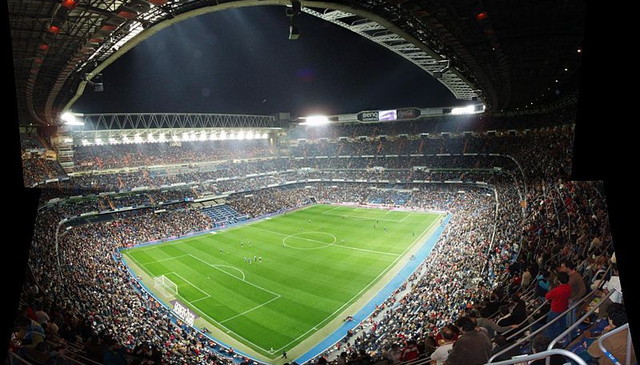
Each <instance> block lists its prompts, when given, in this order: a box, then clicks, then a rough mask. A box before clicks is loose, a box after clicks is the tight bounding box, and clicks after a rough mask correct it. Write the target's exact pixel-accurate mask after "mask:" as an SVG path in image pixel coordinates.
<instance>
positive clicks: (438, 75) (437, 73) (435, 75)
mask: <svg viewBox="0 0 640 365" xmlns="http://www.w3.org/2000/svg"><path fill="white" fill-rule="evenodd" d="M433 78H434V79H441V78H442V71H433Z"/></svg>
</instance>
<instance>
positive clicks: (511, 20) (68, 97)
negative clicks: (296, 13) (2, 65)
mask: <svg viewBox="0 0 640 365" xmlns="http://www.w3.org/2000/svg"><path fill="white" fill-rule="evenodd" d="M292 3H293V4H292ZM296 3H297V4H296ZM299 4H300V3H299V2H298V0H292V1H291V0H289V1H282V0H252V1H249V0H228V1H224V0H220V1H211V0H10V1H9V2H8V9H9V18H10V19H9V20H10V29H11V37H12V38H11V39H12V47H13V59H14V69H15V79H16V89H17V90H16V95H17V100H18V113H19V118H20V124H21V125H27V124H30V123H33V124H37V125H55V124H58V123H59V122H58V117H59V114H60V113H61V112H62V111H63V109H65V107H66V106H67V105H68V104H69V103H70V102H71V101H72V100H74V98H75V97H77V96H78V95H80V94H81V93H82V91H83V89H84V87H85V86H86V85H87V84H89V85H90V84H91V82H92V81H91V80H92V78H93V77H94V76H95V75H97V74H98V73H99V72H100V71H101V70H102V69H104V68H105V67H106V66H108V65H109V64H110V63H111V62H113V61H114V60H115V59H117V58H118V57H119V56H120V55H122V54H124V53H125V52H126V51H127V50H128V49H130V48H131V47H133V46H135V45H136V44H137V43H138V42H139V41H141V40H143V39H145V38H146V37H148V36H150V35H152V34H154V33H155V32H156V31H158V30H159V29H162V28H164V27H166V26H170V25H171V24H173V23H175V22H177V21H180V20H182V19H185V18H186V17H190V16H195V15H198V14H202V13H205V12H209V11H214V10H222V9H227V8H232V7H238V6H253V5H288V6H292V5H294V6H293V7H294V8H295V5H299ZM301 6H302V7H306V8H313V9H316V10H318V11H319V12H320V13H324V14H326V13H327V12H328V11H331V10H339V11H342V12H346V13H348V14H351V15H352V16H353V17H355V18H359V19H354V18H352V19H348V20H349V22H350V24H352V25H358V24H360V25H366V24H368V19H381V20H383V21H384V23H385V27H386V29H387V30H391V31H394V32H397V33H401V34H403V35H404V39H409V40H410V41H411V42H412V43H414V44H416V45H417V46H418V47H419V48H420V50H424V51H426V52H427V53H429V54H430V55H431V57H432V59H435V60H437V61H440V62H442V60H448V61H449V62H448V66H449V67H448V71H446V72H447V73H449V74H450V75H452V77H453V78H454V79H453V80H450V82H451V83H452V85H454V87H461V88H462V89H464V90H466V94H465V95H467V96H468V95H470V93H469V90H473V91H474V92H475V93H476V94H477V95H479V97H480V98H481V99H482V101H483V102H484V103H485V104H486V105H487V107H488V109H489V110H492V111H502V110H505V111H513V110H517V109H524V108H526V107H529V106H531V105H536V106H539V105H548V104H549V103H552V102H553V103H555V102H557V101H558V99H559V98H560V97H565V98H566V97H567V96H571V95H574V96H575V94H576V92H577V86H578V80H577V79H578V77H579V72H578V71H579V66H580V60H581V56H582V54H581V47H582V42H583V36H584V27H585V3H584V2H582V1H497V0H487V1H481V0H456V1H449V0H430V1H424V0H367V1H338V0H336V1H332V2H316V1H302V3H301ZM327 9H328V10H327ZM334 14H336V13H334ZM354 14H355V15H354ZM356 28H358V29H359V30H361V31H362V30H363V27H362V26H357V27H356ZM376 30H379V29H372V31H376ZM365 31H366V30H365ZM369 34H370V35H371V34H372V33H369ZM381 39H383V37H381ZM388 45H389V46H391V47H393V46H394V44H388ZM388 48H389V47H388ZM403 48H405V45H404V44H403V42H400V43H398V44H397V47H396V49H403ZM407 48H409V49H410V48H412V47H410V45H409V47H407ZM413 50H414V51H415V49H413ZM461 80H462V81H461ZM441 82H443V83H445V82H444V81H441ZM453 83H455V84H453ZM447 86H448V87H449V88H450V89H452V87H451V85H447ZM464 90H463V91H464ZM532 103H533V104H532Z"/></svg>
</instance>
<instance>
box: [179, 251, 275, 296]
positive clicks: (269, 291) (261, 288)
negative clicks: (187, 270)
mask: <svg viewBox="0 0 640 365" xmlns="http://www.w3.org/2000/svg"><path fill="white" fill-rule="evenodd" d="M189 256H191V257H193V258H194V259H196V260H199V261H200V262H203V263H204V264H206V265H209V266H211V267H213V268H214V269H216V270H219V271H221V272H223V273H225V274H227V275H229V276H231V277H232V278H234V279H237V280H242V281H243V282H245V283H247V284H249V285H251V286H253V287H256V288H258V289H260V290H264V291H266V292H267V293H270V294H273V295H276V296H278V297H279V296H280V294H278V293H274V292H272V291H271V290H269V289H265V288H263V287H261V286H259V285H256V284H253V283H250V282H248V281H246V280H244V278H243V279H239V278H237V277H235V276H233V275H231V274H229V273H228V272H226V271H224V270H220V269H219V268H217V267H216V265H212V264H210V263H208V262H205V261H202V260H200V259H199V258H198V257H196V256H193V255H189ZM243 275H244V273H243ZM243 277H244V276H243Z"/></svg>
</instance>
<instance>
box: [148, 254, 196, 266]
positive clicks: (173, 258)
mask: <svg viewBox="0 0 640 365" xmlns="http://www.w3.org/2000/svg"><path fill="white" fill-rule="evenodd" d="M185 256H189V254H184V255H180V256H174V257H169V258H167V259H161V260H156V261H151V262H147V263H145V265H150V264H156V263H158V262H165V261H171V260H175V259H179V258H181V257H185Z"/></svg>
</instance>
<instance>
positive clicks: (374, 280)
mask: <svg viewBox="0 0 640 365" xmlns="http://www.w3.org/2000/svg"><path fill="white" fill-rule="evenodd" d="M436 222H438V219H434V221H433V222H431V224H430V225H429V227H427V228H426V229H424V230H422V232H421V233H420V235H419V236H418V237H421V236H422V235H424V234H425V232H428V231H429V230H430V229H431V227H433V225H434V224H435V223H436ZM416 242H417V240H415V241H414V243H413V245H409V246H408V247H407V248H406V249H405V250H404V252H402V254H401V255H399V256H398V257H397V258H396V259H395V260H393V262H392V263H391V264H389V265H388V266H387V267H386V268H385V269H384V270H383V271H382V272H381V273H380V274H379V275H378V276H376V277H375V278H374V279H373V280H372V281H371V282H370V283H369V284H368V285H367V286H365V287H364V288H363V289H362V290H360V291H359V292H358V293H356V294H355V295H354V296H353V297H352V298H351V299H350V300H349V301H348V302H346V303H344V304H343V305H342V306H340V307H339V308H338V309H336V310H335V311H334V312H333V313H331V314H329V315H328V316H327V317H326V318H325V319H323V320H322V321H320V322H318V324H316V325H315V326H313V327H312V328H311V329H310V330H308V331H307V332H305V333H303V334H301V335H300V336H298V337H296V338H294V339H293V340H292V341H291V342H289V343H288V344H286V345H284V346H282V347H280V348H279V349H277V350H275V351H276V352H278V351H281V350H283V349H285V348H287V346H289V345H291V344H292V343H294V342H296V341H298V340H299V339H300V338H302V337H304V336H306V335H307V333H309V332H311V331H313V330H314V329H315V328H316V327H318V326H319V325H321V324H322V323H324V322H325V321H327V320H328V319H329V318H331V317H333V316H334V315H335V314H337V313H339V312H340V311H341V310H342V309H343V308H344V307H346V306H347V305H350V304H351V302H352V301H353V300H354V299H355V298H357V297H358V296H359V295H360V294H362V292H364V291H365V290H367V289H369V287H370V286H371V285H372V284H374V283H375V282H377V281H378V279H379V278H380V277H381V276H382V275H384V274H386V273H387V272H388V271H389V269H390V268H391V267H393V266H394V265H395V264H396V263H397V262H398V260H399V259H400V258H401V257H403V256H404V255H405V254H406V253H407V251H409V249H410V248H412V247H413V246H414V245H415V243H416Z"/></svg>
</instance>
